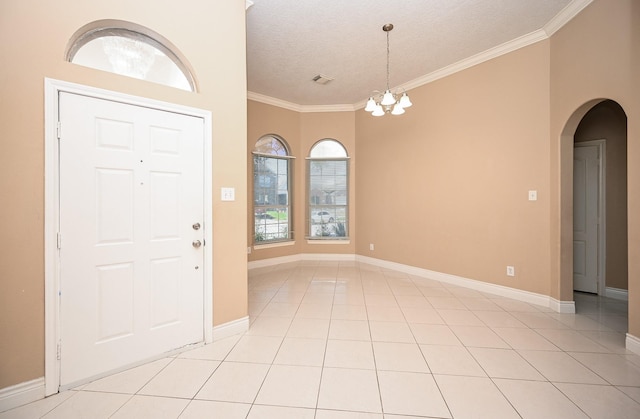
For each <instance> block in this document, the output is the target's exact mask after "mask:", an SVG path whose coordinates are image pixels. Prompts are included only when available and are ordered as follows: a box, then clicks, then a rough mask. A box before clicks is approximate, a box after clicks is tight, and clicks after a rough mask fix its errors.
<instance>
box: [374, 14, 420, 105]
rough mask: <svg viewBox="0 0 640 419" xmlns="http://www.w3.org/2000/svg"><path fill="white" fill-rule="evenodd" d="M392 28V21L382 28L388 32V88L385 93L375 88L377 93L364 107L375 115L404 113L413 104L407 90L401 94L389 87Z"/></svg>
mask: <svg viewBox="0 0 640 419" xmlns="http://www.w3.org/2000/svg"><path fill="white" fill-rule="evenodd" d="M392 29H393V25H392V24H391V23H387V24H386V25H384V26H383V27H382V30H383V31H385V32H386V34H387V90H385V91H384V93H380V92H379V91H378V90H375V91H374V92H375V93H376V95H372V96H371V97H369V100H368V101H367V106H365V108H364V110H365V111H367V112H371V115H373V116H382V115H384V114H386V113H391V115H402V114H403V113H404V110H405V108H408V107H409V106H411V105H412V103H411V100H410V99H409V96H408V95H407V92H404V91H403V93H402V96H400V94H399V93H391V89H389V32H391V30H392Z"/></svg>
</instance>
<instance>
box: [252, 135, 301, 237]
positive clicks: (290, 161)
mask: <svg viewBox="0 0 640 419" xmlns="http://www.w3.org/2000/svg"><path fill="white" fill-rule="evenodd" d="M265 138H272V139H275V140H276V141H278V142H279V143H280V144H281V145H282V148H283V150H285V152H286V153H287V154H286V155H278V154H269V153H264V152H260V151H255V148H256V146H257V145H258V143H259V142H260V141H261V140H263V139H265ZM289 150H290V149H289V145H288V144H287V142H286V141H285V140H284V139H283V138H282V137H280V136H279V135H275V134H267V135H263V136H262V137H260V138H259V139H258V140H257V141H256V145H255V146H254V150H253V151H252V152H251V158H252V174H253V184H252V191H251V192H252V199H251V202H252V209H253V230H252V231H253V233H252V243H253V245H254V246H268V245H271V244H277V243H288V242H293V241H294V238H295V235H294V230H293V228H292V227H293V225H294V224H293V191H294V187H293V180H294V177H293V168H294V164H293V161H294V160H295V156H292V155H291V152H290V151H289ZM256 157H262V158H265V159H273V160H275V161H276V164H277V162H278V161H285V162H286V167H287V203H286V204H277V203H275V204H268V205H264V204H261V205H259V204H257V201H256V187H257V182H256V179H257V176H256V175H257V173H256ZM275 176H276V177H277V176H278V174H277V173H276V174H275ZM277 191H278V188H277V185H276V193H277ZM260 208H262V209H263V211H264V213H265V214H266V213H267V212H266V210H267V209H276V210H277V211H278V212H280V210H281V209H286V213H287V225H286V229H287V235H286V237H276V238H273V239H262V240H258V239H257V237H258V231H257V228H258V226H259V225H260V224H259V223H258V222H257V221H258V217H256V214H257V210H258V209H260ZM264 220H265V222H264V224H263V225H264V226H265V227H266V225H267V223H266V218H264ZM277 224H278V230H279V232H280V226H281V223H280V222H279V220H278V223H277ZM282 224H283V223H282ZM262 234H266V233H265V232H262ZM276 234H278V233H276Z"/></svg>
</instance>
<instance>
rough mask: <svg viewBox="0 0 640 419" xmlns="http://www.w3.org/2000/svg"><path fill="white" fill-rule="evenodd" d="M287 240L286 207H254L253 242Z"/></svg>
mask: <svg viewBox="0 0 640 419" xmlns="http://www.w3.org/2000/svg"><path fill="white" fill-rule="evenodd" d="M288 238H289V209H288V208H287V207H277V206H274V207H256V210H255V238H254V239H255V242H256V243H259V242H264V241H269V240H285V239H288Z"/></svg>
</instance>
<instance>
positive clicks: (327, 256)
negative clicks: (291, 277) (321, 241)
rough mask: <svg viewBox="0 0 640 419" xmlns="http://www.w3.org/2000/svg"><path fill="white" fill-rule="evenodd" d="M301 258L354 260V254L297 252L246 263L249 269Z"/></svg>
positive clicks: (295, 260)
mask: <svg viewBox="0 0 640 419" xmlns="http://www.w3.org/2000/svg"><path fill="white" fill-rule="evenodd" d="M301 260H314V261H331V262H336V261H337V262H353V261H355V260H356V255H354V254H352V253H351V254H344V253H298V254H296V255H289V256H280V257H277V258H270V259H261V260H253V261H251V262H249V263H248V264H247V267H248V268H249V270H251V269H256V268H266V267H269V266H275V265H280V264H282V263H291V262H299V261H301Z"/></svg>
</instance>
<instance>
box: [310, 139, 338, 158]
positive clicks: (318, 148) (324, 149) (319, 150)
mask: <svg viewBox="0 0 640 419" xmlns="http://www.w3.org/2000/svg"><path fill="white" fill-rule="evenodd" d="M309 156H310V157H313V158H327V157H347V150H345V149H344V147H343V146H342V144H340V143H339V142H337V141H336V140H322V141H318V143H316V145H314V146H313V148H312V149H311V153H309Z"/></svg>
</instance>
